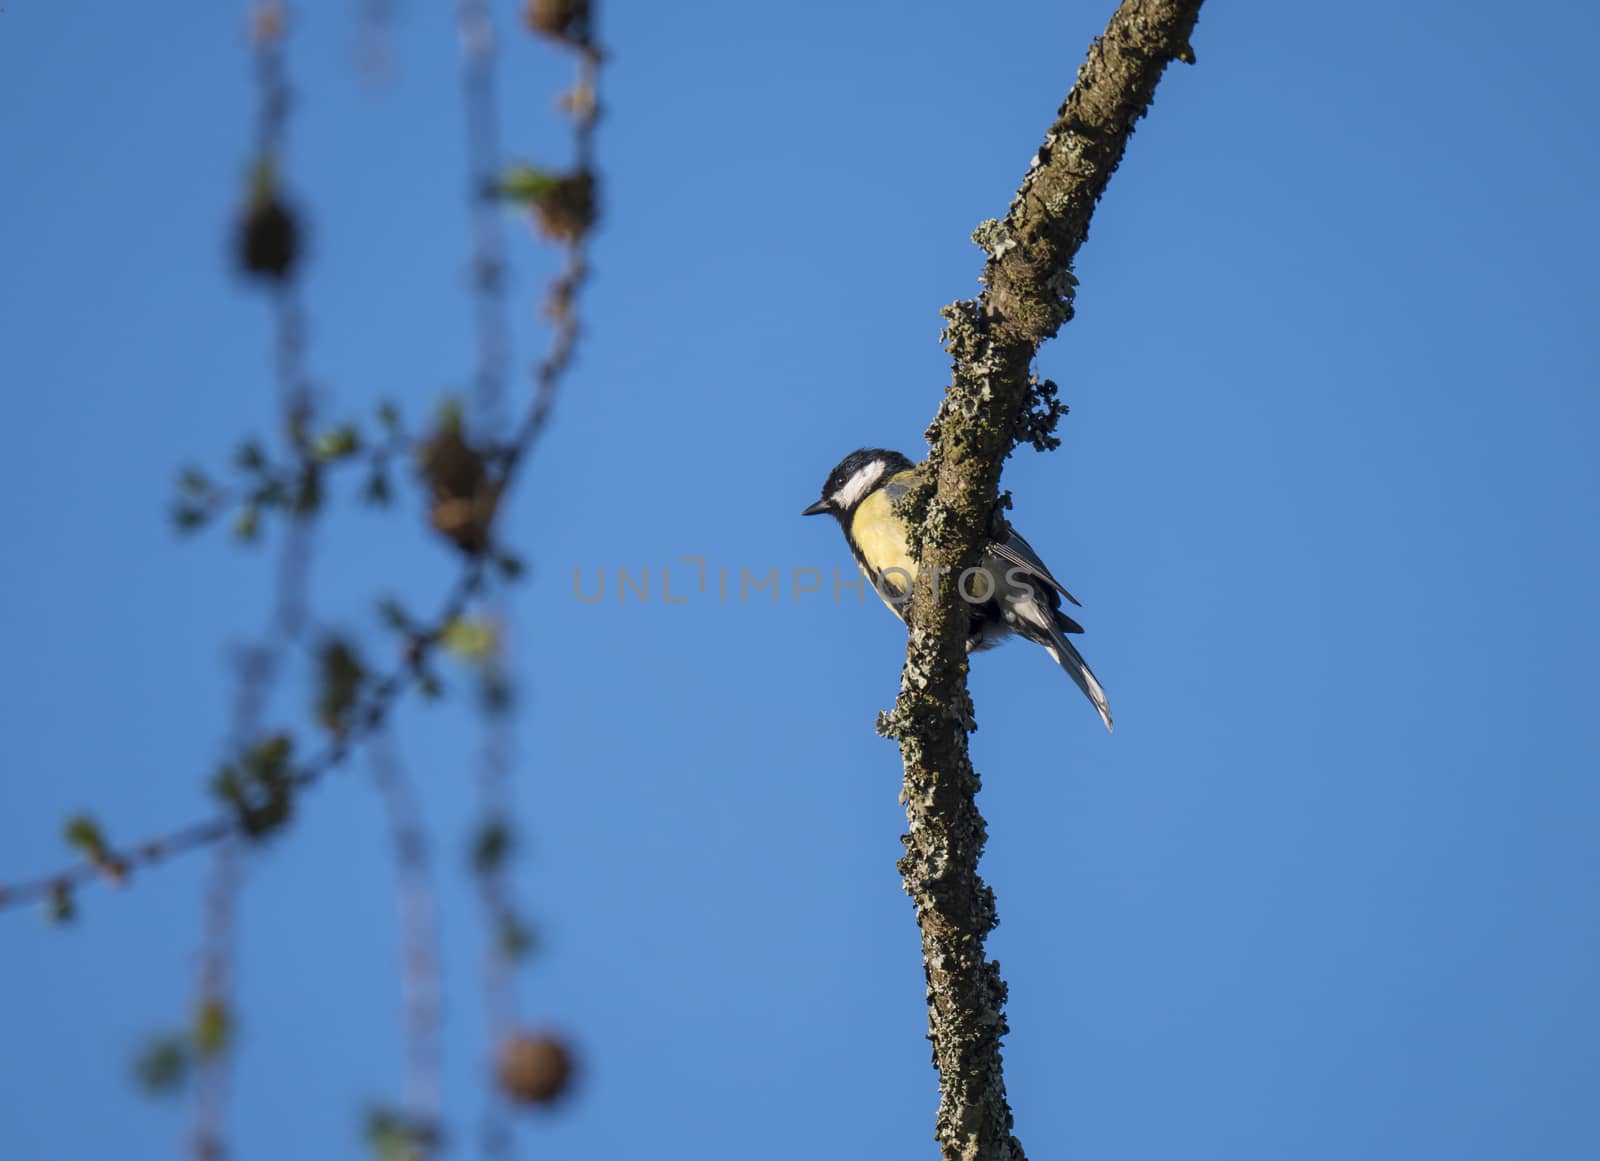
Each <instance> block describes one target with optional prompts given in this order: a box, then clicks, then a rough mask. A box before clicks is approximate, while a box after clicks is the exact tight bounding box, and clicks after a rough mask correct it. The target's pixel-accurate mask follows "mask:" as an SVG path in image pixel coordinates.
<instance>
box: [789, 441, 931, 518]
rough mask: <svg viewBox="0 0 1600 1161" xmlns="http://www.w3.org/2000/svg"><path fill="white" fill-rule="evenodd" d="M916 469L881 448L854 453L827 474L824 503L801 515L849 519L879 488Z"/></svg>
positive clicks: (902, 458) (865, 449) (909, 462)
mask: <svg viewBox="0 0 1600 1161" xmlns="http://www.w3.org/2000/svg"><path fill="white" fill-rule="evenodd" d="M913 466H915V465H913V464H912V462H911V461H910V460H908V459H906V457H905V456H903V455H901V454H900V453H899V452H897V451H888V450H886V449H884V448H881V447H873V448H862V449H861V450H860V451H853V452H851V453H850V454H849V455H847V456H845V457H844V459H842V460H840V461H839V466H838V467H836V468H834V469H833V471H831V472H829V473H828V480H827V482H826V483H825V484H823V485H822V499H820V500H818V501H817V502H816V503H815V504H813V505H811V507H809V508H807V509H806V510H805V511H804V512H802V513H800V514H801V515H802V516H819V515H821V514H822V513H824V512H826V513H828V514H829V515H831V516H836V517H838V518H839V519H840V520H845V519H848V518H849V516H850V513H852V512H854V511H855V509H856V505H857V504H859V503H861V501H862V500H863V499H864V498H865V497H866V496H867V495H868V494H869V493H871V492H872V491H873V490H874V489H875V488H877V487H878V485H879V484H881V483H883V481H885V480H887V479H888V478H889V477H890V476H893V475H895V474H896V473H898V472H903V471H906V470H907V469H908V468H911V467H913Z"/></svg>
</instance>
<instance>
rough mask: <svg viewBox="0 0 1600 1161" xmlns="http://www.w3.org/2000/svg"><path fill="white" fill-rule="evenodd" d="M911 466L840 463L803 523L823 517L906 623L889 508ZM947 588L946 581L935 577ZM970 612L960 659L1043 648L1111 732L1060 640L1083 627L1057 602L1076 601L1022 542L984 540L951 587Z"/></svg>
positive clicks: (1013, 535) (896, 460)
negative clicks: (1022, 642)
mask: <svg viewBox="0 0 1600 1161" xmlns="http://www.w3.org/2000/svg"><path fill="white" fill-rule="evenodd" d="M916 471H917V467H916V465H915V464H913V463H912V462H911V461H910V460H908V459H906V457H905V456H903V455H901V454H900V453H899V452H893V451H885V450H884V449H883V448H863V449H862V450H860V451H854V452H851V453H850V454H849V455H847V456H845V457H844V459H843V460H842V461H841V462H840V463H839V466H838V467H836V468H834V469H833V471H832V472H831V473H830V474H829V476H828V479H827V482H826V483H824V484H823V485H822V498H821V499H820V500H818V501H817V502H816V503H815V504H813V505H811V506H810V507H809V508H807V509H806V510H805V511H804V512H802V513H801V515H803V516H818V515H821V514H822V513H824V512H825V513H827V514H828V515H830V516H833V517H834V518H835V519H837V520H838V521H839V527H840V528H842V529H843V530H844V538H845V541H846V543H848V544H849V545H850V551H851V552H852V553H853V554H854V555H855V558H856V561H857V562H858V563H859V564H860V565H861V568H862V571H863V572H865V573H866V574H867V576H868V577H869V578H870V579H871V580H872V586H873V588H875V589H877V591H878V595H879V596H880V597H882V598H883V601H884V604H886V605H888V606H889V608H890V610H891V611H892V612H893V613H894V615H895V616H897V617H899V618H900V619H901V620H902V621H904V620H905V614H906V608H907V607H908V606H909V604H910V595H911V588H912V585H913V584H914V583H915V580H916V575H917V563H916V561H914V560H912V559H911V553H910V552H909V551H908V550H907V548H906V529H905V521H904V520H903V519H902V518H901V517H900V516H899V514H898V513H896V511H895V501H896V500H898V499H900V497H902V496H904V495H905V494H906V492H907V491H908V490H910V487H911V484H912V482H913V480H914V478H915V475H916ZM941 580H942V581H944V582H948V581H949V580H950V578H941ZM954 583H955V584H956V586H957V588H958V591H959V596H960V598H961V599H962V600H964V601H965V602H966V603H967V605H968V607H969V608H970V609H971V614H970V620H969V622H968V626H967V652H968V653H972V652H975V651H977V650H979V649H988V648H990V647H991V646H993V645H998V644H999V643H1000V642H1001V641H1002V640H1004V639H1005V638H1006V637H1009V636H1010V635H1011V634H1013V633H1017V634H1020V635H1021V636H1023V637H1026V638H1027V639H1028V640H1029V641H1034V642H1037V643H1038V644H1040V645H1043V646H1044V647H1045V650H1046V651H1047V652H1048V653H1049V654H1050V656H1051V657H1053V658H1055V660H1056V664H1057V665H1059V666H1061V668H1062V669H1065V670H1066V671H1067V676H1068V677H1070V678H1072V680H1073V681H1075V682H1077V685H1078V688H1079V689H1081V690H1083V692H1084V696H1086V697H1087V698H1088V699H1089V700H1090V701H1091V702H1093V703H1094V708H1095V709H1096V710H1097V711H1098V712H1099V714H1100V720H1101V721H1103V722H1105V724H1106V729H1108V730H1109V729H1111V707H1110V706H1109V705H1107V704H1106V693H1105V690H1103V689H1101V688H1100V682H1099V681H1097V680H1096V679H1095V676H1094V673H1093V671H1091V670H1090V668H1089V665H1088V662H1086V661H1084V659H1083V657H1082V655H1081V654H1080V653H1079V652H1078V651H1077V650H1076V649H1075V648H1073V646H1072V642H1070V641H1068V640H1067V637H1066V635H1067V634H1068V633H1081V632H1083V626H1082V625H1079V624H1078V622H1076V621H1074V620H1073V619H1072V618H1071V617H1069V616H1067V614H1066V613H1064V612H1062V611H1061V598H1062V597H1066V598H1067V600H1069V601H1071V602H1072V603H1073V604H1074V605H1076V604H1077V603H1078V601H1077V598H1076V597H1074V596H1073V595H1072V594H1071V593H1069V592H1067V590H1066V589H1065V588H1063V587H1062V584H1061V582H1060V581H1058V580H1056V578H1055V577H1053V576H1051V575H1050V570H1049V569H1047V568H1046V567H1045V566H1044V562H1043V561H1041V560H1040V559H1039V556H1038V554H1037V553H1035V552H1034V551H1033V548H1032V546H1031V545H1029V544H1028V542H1027V541H1026V540H1024V539H1023V538H1022V536H1021V535H1020V534H1019V533H1017V532H1015V531H1011V532H1008V533H1007V534H1006V536H1005V539H1004V540H991V541H990V542H989V545H988V548H987V549H986V550H985V552H984V555H983V561H982V563H981V564H980V565H979V568H978V569H977V570H975V571H974V572H973V573H972V574H971V575H969V576H963V577H957V578H955V582H954Z"/></svg>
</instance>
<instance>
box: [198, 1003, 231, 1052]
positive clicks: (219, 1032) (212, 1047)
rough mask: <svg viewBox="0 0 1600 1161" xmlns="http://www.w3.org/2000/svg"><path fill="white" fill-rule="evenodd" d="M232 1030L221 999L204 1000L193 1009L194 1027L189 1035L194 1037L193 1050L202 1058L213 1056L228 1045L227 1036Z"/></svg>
mask: <svg viewBox="0 0 1600 1161" xmlns="http://www.w3.org/2000/svg"><path fill="white" fill-rule="evenodd" d="M231 1030H232V1020H231V1019H230V1018H229V1016H228V1008H227V1006H226V1005H225V1004H223V1002H222V1001H221V1000H206V1001H204V1002H203V1003H201V1004H200V1005H199V1007H197V1008H196V1009H195V1013H194V1028H193V1029H192V1030H191V1035H192V1037H193V1039H194V1050H195V1053H196V1055H198V1056H199V1057H200V1058H201V1059H202V1060H203V1059H205V1058H206V1057H209V1056H215V1055H217V1054H218V1053H219V1052H221V1051H222V1050H223V1049H225V1048H226V1047H227V1046H228V1037H229V1034H230V1032H231Z"/></svg>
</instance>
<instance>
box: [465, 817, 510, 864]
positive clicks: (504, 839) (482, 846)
mask: <svg viewBox="0 0 1600 1161" xmlns="http://www.w3.org/2000/svg"><path fill="white" fill-rule="evenodd" d="M515 846H516V836H515V835H513V834H512V833H511V828H510V827H509V826H507V825H506V823H505V822H504V821H503V820H502V819H498V818H496V819H490V820H489V821H488V822H486V823H484V824H483V825H482V826H481V827H479V828H478V834H477V837H476V838H474V839H473V840H472V869H473V870H474V871H476V872H477V873H478V874H480V875H487V874H489V873H490V872H491V871H495V870H498V869H499V868H500V866H501V865H502V864H503V863H504V862H505V861H506V857H507V856H508V855H510V854H511V851H512V850H513V849H514V848H515Z"/></svg>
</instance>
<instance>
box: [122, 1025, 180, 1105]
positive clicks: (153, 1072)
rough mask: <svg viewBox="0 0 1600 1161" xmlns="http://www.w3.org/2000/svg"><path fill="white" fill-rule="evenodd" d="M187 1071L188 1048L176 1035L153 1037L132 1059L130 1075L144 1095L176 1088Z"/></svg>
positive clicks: (160, 1093) (157, 1093)
mask: <svg viewBox="0 0 1600 1161" xmlns="http://www.w3.org/2000/svg"><path fill="white" fill-rule="evenodd" d="M188 1073H189V1050H188V1046H187V1045H186V1044H184V1042H183V1040H182V1039H181V1038H180V1037H177V1036H156V1037H152V1038H151V1039H150V1040H149V1042H147V1043H146V1044H145V1046H144V1048H143V1049H142V1050H141V1051H140V1053H139V1055H138V1056H137V1057H135V1058H134V1061H133V1075H134V1078H135V1079H136V1080H137V1081H138V1082H139V1087H140V1088H142V1089H144V1091H145V1095H147V1096H165V1095H166V1094H168V1093H171V1092H174V1091H176V1090H177V1088H178V1086H179V1085H181V1084H182V1083H183V1081H184V1078H185V1077H186V1076H187V1075H188Z"/></svg>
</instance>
